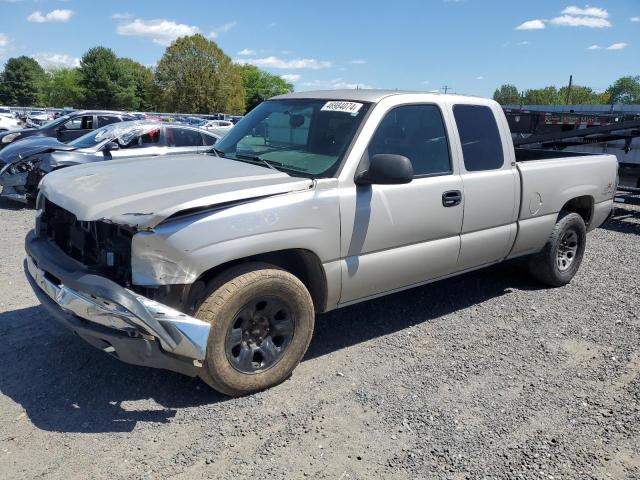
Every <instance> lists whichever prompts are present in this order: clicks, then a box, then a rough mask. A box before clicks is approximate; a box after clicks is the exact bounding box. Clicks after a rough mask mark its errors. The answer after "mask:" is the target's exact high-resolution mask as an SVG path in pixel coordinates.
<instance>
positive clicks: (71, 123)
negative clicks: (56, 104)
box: [57, 115, 95, 143]
mask: <svg viewBox="0 0 640 480" xmlns="http://www.w3.org/2000/svg"><path fill="white" fill-rule="evenodd" d="M94 125H95V118H94V116H93V115H78V116H77V117H73V118H71V119H70V120H68V121H67V122H65V123H63V124H62V125H61V126H60V128H59V129H58V133H57V138H58V140H60V141H61V142H62V143H67V142H70V141H71V140H75V139H76V138H78V137H81V136H82V135H84V134H85V133H88V132H90V131H92V130H93V129H94Z"/></svg>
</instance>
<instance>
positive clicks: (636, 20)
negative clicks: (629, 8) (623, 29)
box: [629, 17, 640, 22]
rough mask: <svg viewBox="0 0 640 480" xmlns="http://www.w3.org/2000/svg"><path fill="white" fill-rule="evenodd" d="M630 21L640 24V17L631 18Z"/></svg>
mask: <svg viewBox="0 0 640 480" xmlns="http://www.w3.org/2000/svg"><path fill="white" fill-rule="evenodd" d="M629 20H631V21H632V22H640V17H631V18H630V19H629Z"/></svg>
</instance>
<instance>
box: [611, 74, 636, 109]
mask: <svg viewBox="0 0 640 480" xmlns="http://www.w3.org/2000/svg"><path fill="white" fill-rule="evenodd" d="M607 93H608V94H609V95H610V99H609V101H610V102H611V103H640V76H635V77H632V76H628V77H622V78H619V79H618V80H616V81H615V82H614V84H613V85H611V86H610V87H609V89H608V90H607Z"/></svg>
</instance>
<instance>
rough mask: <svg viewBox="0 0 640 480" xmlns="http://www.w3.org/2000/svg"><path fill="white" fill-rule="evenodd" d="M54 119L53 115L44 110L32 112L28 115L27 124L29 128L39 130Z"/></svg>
mask: <svg viewBox="0 0 640 480" xmlns="http://www.w3.org/2000/svg"><path fill="white" fill-rule="evenodd" d="M53 118H54V116H53V114H51V113H48V112H45V111H42V110H32V111H30V112H29V113H28V114H27V118H26V124H27V127H33V128H38V127H41V126H42V125H44V124H45V123H48V122H50V121H51V120H53Z"/></svg>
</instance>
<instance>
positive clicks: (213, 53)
mask: <svg viewBox="0 0 640 480" xmlns="http://www.w3.org/2000/svg"><path fill="white" fill-rule="evenodd" d="M156 81H157V82H158V85H159V86H160V87H161V88H162V90H163V99H164V108H166V109H167V110H170V111H174V112H191V113H213V112H225V113H232V114H239V113H243V112H244V108H245V107H244V105H245V95H244V88H243V86H242V78H241V76H240V69H239V67H238V66H237V65H235V64H234V63H233V62H232V61H231V59H230V58H229V57H228V56H227V55H225V54H224V52H223V51H222V50H221V49H220V48H219V47H218V45H217V44H216V43H215V42H213V41H210V40H207V39H206V38H205V37H203V36H202V35H199V34H197V35H191V36H187V37H180V38H178V39H177V40H175V41H174V42H173V43H172V44H171V45H170V46H169V47H168V48H167V50H166V51H165V53H164V55H163V56H162V58H161V59H160V62H159V63H158V67H157V68H156Z"/></svg>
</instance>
